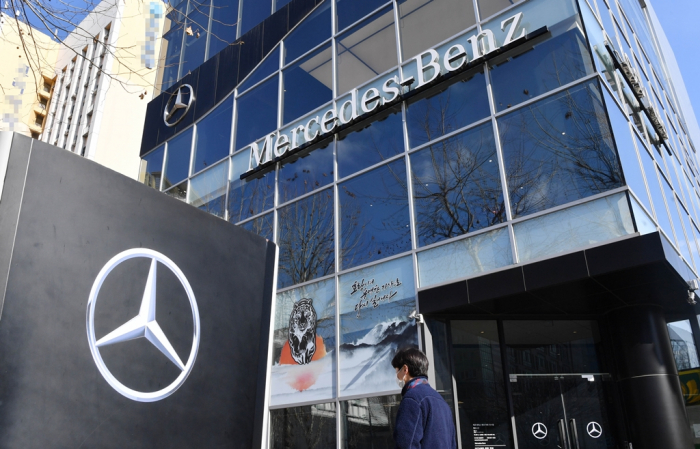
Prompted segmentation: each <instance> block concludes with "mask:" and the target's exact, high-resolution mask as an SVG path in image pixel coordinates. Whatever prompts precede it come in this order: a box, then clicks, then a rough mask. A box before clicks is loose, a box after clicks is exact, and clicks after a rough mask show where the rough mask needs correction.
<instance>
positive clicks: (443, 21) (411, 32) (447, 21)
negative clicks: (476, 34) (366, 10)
mask: <svg viewBox="0 0 700 449" xmlns="http://www.w3.org/2000/svg"><path fill="white" fill-rule="evenodd" d="M398 5H399V20H400V21H401V56H402V58H403V60H404V61H407V60H409V59H410V58H412V57H414V56H417V55H418V54H419V53H420V52H422V51H425V50H427V49H428V48H431V47H433V46H435V45H436V44H438V43H440V42H442V41H444V40H445V39H447V38H449V37H451V36H454V35H455V34H457V33H459V32H460V31H462V30H466V29H467V28H469V27H471V26H472V25H475V24H476V16H475V15H474V6H473V4H472V2H470V1H467V0H399V2H398Z"/></svg>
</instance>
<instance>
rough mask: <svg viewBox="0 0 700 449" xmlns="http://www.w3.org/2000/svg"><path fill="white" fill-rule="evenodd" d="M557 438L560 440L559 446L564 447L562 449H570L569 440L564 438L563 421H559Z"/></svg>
mask: <svg viewBox="0 0 700 449" xmlns="http://www.w3.org/2000/svg"><path fill="white" fill-rule="evenodd" d="M559 438H560V439H561V444H563V445H564V446H563V449H571V444H570V443H569V438H568V437H567V436H566V423H565V422H564V419H560V420H559Z"/></svg>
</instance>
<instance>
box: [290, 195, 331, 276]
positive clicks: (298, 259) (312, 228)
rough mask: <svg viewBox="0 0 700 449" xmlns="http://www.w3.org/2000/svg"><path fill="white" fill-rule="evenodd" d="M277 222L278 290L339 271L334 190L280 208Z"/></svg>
mask: <svg viewBox="0 0 700 449" xmlns="http://www.w3.org/2000/svg"><path fill="white" fill-rule="evenodd" d="M277 221H278V229H277V245H279V248H280V254H279V273H278V274H277V286H278V288H283V287H287V286H290V285H295V284H299V283H302V282H306V281H310V280H312V279H316V278H318V277H321V276H326V275H328V274H332V273H334V272H335V238H334V230H335V226H334V225H333V190H332V189H327V190H324V191H322V192H319V193H316V194H314V195H311V196H308V197H306V198H303V199H301V200H299V201H297V202H295V203H292V204H290V205H289V206H285V207H282V208H280V209H279V210H278V219H277Z"/></svg>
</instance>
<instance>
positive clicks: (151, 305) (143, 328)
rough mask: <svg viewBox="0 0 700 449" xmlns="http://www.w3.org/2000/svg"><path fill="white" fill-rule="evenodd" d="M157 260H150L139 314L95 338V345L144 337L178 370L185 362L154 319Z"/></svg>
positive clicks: (99, 345)
mask: <svg viewBox="0 0 700 449" xmlns="http://www.w3.org/2000/svg"><path fill="white" fill-rule="evenodd" d="M157 267H158V261H156V260H155V259H152V260H151V269H150V270H149V272H148V279H147V280H146V289H145V291H144V292H143V299H141V309H140V310H139V314H138V315H136V316H135V317H134V318H132V319H130V320H129V321H127V322H126V323H124V324H122V325H121V326H119V327H118V328H116V329H115V330H113V331H112V332H110V333H109V334H107V335H105V336H104V337H102V338H100V339H99V340H97V343H96V346H97V347H98V348H101V347H103V346H107V345H113V344H115V343H121V342H123V341H127V340H133V339H135V338H141V337H146V339H147V340H148V341H150V342H151V343H153V346H155V347H156V348H158V350H159V351H160V352H162V353H163V354H165V356H166V357H167V358H169V359H170V361H171V362H173V363H174V364H175V365H176V366H177V367H178V368H180V370H181V371H182V370H184V369H185V364H184V363H182V360H180V357H178V355H177V352H175V349H174V348H173V346H172V345H171V344H170V341H168V337H166V336H165V334H164V333H163V330H162V329H161V328H160V326H159V325H158V322H157V321H156V274H157V269H158V268H157Z"/></svg>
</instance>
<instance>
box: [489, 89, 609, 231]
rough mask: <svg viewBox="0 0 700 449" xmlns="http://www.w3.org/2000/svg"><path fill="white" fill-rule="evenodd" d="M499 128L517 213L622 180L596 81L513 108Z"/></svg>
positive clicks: (592, 192) (584, 194)
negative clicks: (516, 108) (517, 108)
mask: <svg viewBox="0 0 700 449" xmlns="http://www.w3.org/2000/svg"><path fill="white" fill-rule="evenodd" d="M499 130H500V132H501V141H502V145H503V155H504V162H505V167H506V179H507V182H508V189H509V193H510V202H511V207H512V212H513V216H514V217H518V216H523V215H527V214H531V213H533V212H537V211H540V210H544V209H547V208H551V207H555V206H558V205H560V204H564V203H567V202H570V201H574V200H577V199H580V198H584V197H587V196H591V195H595V194H598V193H601V192H604V191H607V190H610V189H613V188H616V187H619V186H621V185H622V171H621V169H620V166H619V164H618V160H617V155H616V152H615V146H614V143H613V138H612V132H611V130H610V127H609V125H608V119H607V114H606V112H605V108H604V106H603V104H602V100H601V95H600V90H599V87H598V85H597V83H596V82H589V83H586V84H583V85H579V86H577V87H574V88H572V89H569V90H567V91H565V92H562V93H559V94H556V95H554V96H552V97H550V98H546V99H544V100H542V101H539V102H537V103H535V104H533V105H531V106H527V107H525V108H523V109H521V110H518V111H517V112H514V113H513V114H509V115H507V116H506V117H504V118H502V119H500V120H499Z"/></svg>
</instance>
